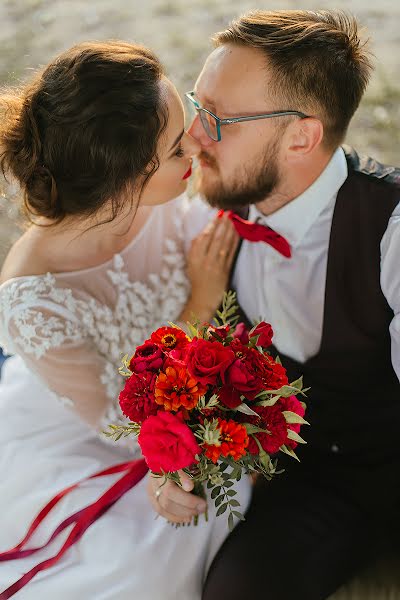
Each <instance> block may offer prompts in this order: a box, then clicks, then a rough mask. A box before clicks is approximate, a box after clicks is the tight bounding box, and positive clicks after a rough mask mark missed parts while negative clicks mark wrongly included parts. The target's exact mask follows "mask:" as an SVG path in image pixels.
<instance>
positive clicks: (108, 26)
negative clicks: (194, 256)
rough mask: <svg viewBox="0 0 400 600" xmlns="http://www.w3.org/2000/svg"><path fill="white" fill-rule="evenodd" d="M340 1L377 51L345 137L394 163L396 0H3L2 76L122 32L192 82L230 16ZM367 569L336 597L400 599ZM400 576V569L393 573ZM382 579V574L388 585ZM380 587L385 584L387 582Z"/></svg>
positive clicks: (2, 223)
mask: <svg viewBox="0 0 400 600" xmlns="http://www.w3.org/2000/svg"><path fill="white" fill-rule="evenodd" d="M299 7H301V8H305V9H311V10H313V9H317V8H333V7H334V8H341V9H345V10H347V11H350V12H352V13H353V14H355V15H356V16H357V17H358V19H359V21H360V22H361V23H362V24H363V25H364V26H366V27H367V29H368V33H369V35H370V37H371V38H372V48H373V50H374V54H375V57H376V70H375V74H374V76H373V80H372V82H371V84H370V87H369V89H368V92H367V94H366V96H365V98H364V100H363V102H362V104H361V106H360V108H359V110H358V112H357V114H356V116H355V118H354V120H353V124H352V126H351V128H350V130H349V134H348V138H347V142H348V143H351V144H352V145H354V146H356V147H357V148H358V149H359V150H361V151H363V152H365V153H368V154H370V155H373V156H375V157H376V158H378V159H380V160H383V161H385V162H388V163H391V164H399V163H400V160H399V151H398V149H399V145H400V125H399V124H400V78H399V66H400V27H399V26H400V2H399V1H398V0H381V1H380V2H379V3H375V2H368V3H367V2H366V1H365V0H350V1H347V2H346V1H344V0H337V1H336V2H335V4H334V5H333V3H332V2H326V1H324V0H320V1H319V2H318V3H317V2H314V1H313V0H304V1H303V2H302V4H301V5H299V4H298V3H296V2H294V0H287V1H286V2H268V3H266V2H259V3H257V2H256V3H255V2H248V1H247V0H241V1H238V0H171V1H162V0H130V1H127V0H92V1H90V0H89V1H86V2H84V1H83V0H70V1H68V2H62V1H60V0H54V1H50V0H0V84H13V83H17V82H18V81H20V80H21V79H25V78H26V77H29V74H30V73H31V71H32V69H34V68H36V67H37V66H39V65H41V64H45V63H46V62H48V61H49V60H50V59H51V58H52V57H53V56H54V55H55V54H57V53H58V52H59V51H62V50H63V49H65V48H67V47H68V46H70V45H72V44H74V43H76V42H78V41H81V40H88V39H110V38H122V39H126V40H135V41H140V42H142V43H144V44H146V45H149V46H151V47H152V48H153V49H154V50H155V51H156V52H157V53H158V54H159V55H160V57H161V59H162V60H163V62H164V64H165V66H166V68H167V71H168V73H169V75H170V77H171V78H172V79H173V81H174V82H175V83H176V85H177V87H178V89H179V90H180V91H181V92H184V91H186V90H188V89H191V88H192V86H193V82H194V81H195V79H196V75H197V73H198V72H199V70H200V68H201V65H202V63H203V61H204V59H205V57H206V56H207V54H208V52H209V51H210V48H211V45H210V42H209V38H210V35H211V34H212V33H213V32H215V31H218V30H220V29H223V28H224V27H225V26H226V24H227V23H228V21H229V19H230V18H232V17H234V16H235V15H238V14H240V13H243V12H246V11H247V10H250V9H254V8H268V9H284V8H299ZM15 192H16V190H14V189H12V188H11V189H10V188H9V187H4V186H3V194H2V195H0V265H1V263H2V260H3V258H4V256H5V253H6V251H7V249H8V247H9V245H10V243H11V242H12V241H13V240H14V239H15V238H16V237H17V235H18V231H17V229H16V228H15V226H14V225H13V224H12V222H13V220H14V219H15V217H16V209H15V207H14V205H13V204H12V202H11V198H12V197H13V196H14V195H15ZM389 570H391V573H392V575H391V577H390V579H389V580H388V577H387V572H388V570H387V567H386V566H384V567H382V569H380V570H378V571H372V572H369V573H368V574H366V575H365V576H364V577H363V578H362V579H360V580H357V581H356V582H354V583H353V584H352V585H351V586H348V587H347V588H346V589H345V590H343V591H342V592H339V593H338V594H336V595H335V600H400V581H399V580H398V581H397V585H396V586H395V585H392V581H393V580H394V578H395V572H397V574H399V573H400V568H399V564H398V563H396V564H395V567H391V569H389ZM397 576H398V579H400V575H397ZM385 581H387V584H386V587H385ZM384 588H385V589H384Z"/></svg>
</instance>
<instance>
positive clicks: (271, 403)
mask: <svg viewBox="0 0 400 600" xmlns="http://www.w3.org/2000/svg"><path fill="white" fill-rule="evenodd" d="M279 398H280V396H273V397H272V398H269V399H268V400H261V401H260V402H257V406H274V404H276V403H277V402H278V400H279Z"/></svg>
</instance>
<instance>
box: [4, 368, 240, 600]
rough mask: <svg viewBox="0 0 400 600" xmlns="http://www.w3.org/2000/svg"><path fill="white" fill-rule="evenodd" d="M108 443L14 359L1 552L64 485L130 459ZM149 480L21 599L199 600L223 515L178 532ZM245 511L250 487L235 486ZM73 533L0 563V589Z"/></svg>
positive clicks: (41, 532) (52, 522) (68, 506)
mask: <svg viewBox="0 0 400 600" xmlns="http://www.w3.org/2000/svg"><path fill="white" fill-rule="evenodd" d="M132 458H133V457H132V454H131V453H130V452H129V451H128V450H127V449H125V448H122V447H121V446H118V444H115V445H110V444H108V443H106V442H104V441H103V440H102V439H101V438H100V437H99V436H98V434H96V433H95V432H93V430H91V429H90V428H89V427H87V426H86V425H85V424H84V423H82V422H81V421H80V420H79V418H78V417H77V416H76V415H75V414H74V413H73V411H71V409H70V408H68V407H66V406H64V405H63V404H62V403H60V402H57V400H56V399H55V397H54V395H53V394H52V393H51V392H50V391H49V390H48V389H47V388H46V387H45V386H44V385H43V384H42V383H41V382H40V381H39V380H38V379H37V378H36V377H35V376H34V375H33V374H32V373H31V372H30V371H29V370H28V369H27V368H26V367H25V365H24V363H23V362H22V360H21V359H19V358H18V357H13V358H11V359H8V360H7V361H6V363H5V365H4V367H3V373H2V380H1V382H0V489H1V493H0V551H4V550H6V549H8V548H11V547H13V546H15V545H16V543H17V542H19V541H20V539H22V537H23V536H24V534H25V533H26V530H27V528H28V525H29V524H30V523H31V521H32V520H33V518H34V517H35V516H36V514H37V513H38V511H39V510H40V509H41V508H42V507H43V506H44V505H45V504H46V503H47V502H48V501H49V500H50V498H52V497H53V496H55V495H56V494H57V493H58V492H59V491H60V490H61V489H63V488H65V487H67V486H69V485H71V484H73V483H75V482H76V481H78V480H80V479H82V478H85V477H88V476H90V475H92V474H93V473H95V472H96V471H99V470H102V469H104V468H106V467H108V466H110V465H114V464H117V463H119V462H125V461H127V460H131V459H132ZM118 477H120V475H113V476H109V477H102V478H98V479H94V480H90V481H88V482H85V483H84V484H82V485H81V486H80V487H79V488H77V489H76V490H74V491H73V492H71V494H69V495H68V496H66V497H65V498H64V499H63V500H62V501H61V502H60V503H59V504H58V505H57V506H56V507H55V508H54V509H53V510H52V511H51V512H50V513H49V515H48V516H47V517H46V520H45V522H44V523H43V524H42V525H41V526H40V527H39V529H38V530H37V532H35V534H34V536H33V538H32V540H30V542H29V546H28V547H35V546H38V545H41V544H44V543H45V542H46V541H47V539H48V538H49V536H50V534H51V533H52V532H53V530H54V529H55V528H56V527H57V525H58V524H59V523H61V521H63V520H64V519H65V518H67V517H68V516H70V515H71V514H72V513H74V512H76V511H77V510H79V509H81V508H84V507H85V506H87V505H88V504H90V503H92V502H93V501H95V500H96V499H97V498H98V497H99V496H100V495H101V494H102V492H104V491H105V490H106V489H107V488H108V487H109V486H110V485H111V484H112V483H113V482H114V481H115V480H116V479H117V478H118ZM146 485H147V476H146V477H145V478H144V479H142V481H140V482H139V483H138V484H137V485H136V486H135V487H134V488H133V489H131V490H130V491H128V492H127V493H126V494H125V495H124V496H123V497H122V498H121V499H120V500H119V501H118V502H117V503H116V504H115V505H114V506H113V507H112V508H111V509H110V510H109V511H108V512H107V513H106V514H104V515H103V516H102V517H100V519H99V520H98V521H96V522H95V523H94V524H93V525H92V526H91V527H90V528H89V529H88V530H87V531H86V533H85V534H84V536H83V537H82V538H81V539H80V540H79V542H77V543H76V544H75V545H74V546H72V547H71V548H70V549H69V550H68V551H67V552H66V554H64V556H63V557H62V558H61V559H60V561H59V562H58V563H57V564H56V565H55V566H53V567H51V568H50V569H48V570H46V571H43V572H41V573H39V574H38V575H36V577H35V578H34V579H33V580H32V581H31V582H30V583H28V584H27V586H26V587H24V588H23V589H22V590H20V591H19V592H18V593H17V594H16V595H15V598H16V599H17V598H21V600H48V599H49V600H50V599H56V600H71V598H79V599H82V600H92V599H93V600H109V599H111V598H112V599H120V600H125V599H126V600H128V599H129V600H200V598H201V588H202V584H203V581H204V578H205V575H206V573H207V569H208V567H209V565H210V563H211V561H212V559H213V557H214V556H215V554H216V552H217V550H218V548H219V547H220V546H221V544H222V542H223V541H224V539H225V537H226V536H227V535H228V528H227V519H226V517H225V515H223V516H220V517H218V518H217V517H216V516H215V511H214V505H213V501H212V500H209V503H208V504H209V521H208V522H207V523H206V522H205V520H204V518H203V516H201V517H200V519H199V524H198V526H197V527H195V526H190V527H181V528H179V529H175V528H173V527H172V526H171V525H170V524H168V523H167V522H166V521H165V520H164V519H163V518H162V517H158V518H156V514H155V513H154V511H153V508H152V507H151V504H150V503H149V500H148V497H147V493H146ZM237 491H238V500H239V502H240V504H241V510H242V512H243V511H245V510H246V508H247V506H248V503H249V501H250V494H251V484H250V482H249V480H248V478H247V477H243V478H242V480H241V481H240V482H239V483H238V484H237ZM69 531H70V530H69V529H68V530H67V531H65V532H63V533H62V534H61V536H60V537H59V538H57V540H55V541H54V542H52V544H51V545H50V546H49V547H48V548H46V549H44V550H43V551H41V552H39V553H38V554H36V555H33V556H31V557H27V558H24V559H22V560H13V561H10V562H0V593H1V591H3V590H4V589H5V588H7V587H8V586H9V585H10V584H11V583H13V582H14V581H16V580H17V579H19V578H20V577H21V575H22V574H23V573H25V572H27V571H28V570H29V569H30V568H31V567H32V566H33V565H35V564H36V563H38V562H41V561H42V560H44V559H45V558H47V557H49V556H53V555H54V554H56V552H57V550H58V549H59V548H60V547H61V545H62V543H63V541H64V540H65V539H66V537H67V535H68V533H69Z"/></svg>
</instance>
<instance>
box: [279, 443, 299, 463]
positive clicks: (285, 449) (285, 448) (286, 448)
mask: <svg viewBox="0 0 400 600" xmlns="http://www.w3.org/2000/svg"><path fill="white" fill-rule="evenodd" d="M279 450H281V451H282V452H284V453H285V454H287V455H288V456H291V457H292V458H294V459H295V460H297V461H298V462H300V459H299V457H298V456H297V454H296V452H295V451H294V450H293V449H292V448H289V446H285V444H284V445H283V446H281V447H280V448H279Z"/></svg>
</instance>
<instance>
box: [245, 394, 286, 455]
mask: <svg viewBox="0 0 400 600" xmlns="http://www.w3.org/2000/svg"><path fill="white" fill-rule="evenodd" d="M252 409H253V410H254V411H255V412H256V413H258V415H259V416H258V417H256V416H247V415H246V422H247V423H252V424H253V425H257V427H260V428H261V429H266V430H267V431H268V432H269V433H263V432H259V433H254V434H253V435H254V436H255V437H256V438H257V439H258V441H259V442H260V444H261V447H262V448H263V449H264V450H265V452H268V454H275V453H276V452H278V450H279V448H280V447H281V446H282V445H283V444H285V443H286V440H287V428H288V425H287V423H286V420H285V417H284V416H283V414H282V409H281V407H280V406H277V404H274V406H252ZM248 449H249V452H250V453H251V454H259V452H260V449H259V447H258V444H257V443H256V441H255V440H254V439H253V438H252V436H250V439H249V448H248Z"/></svg>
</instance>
